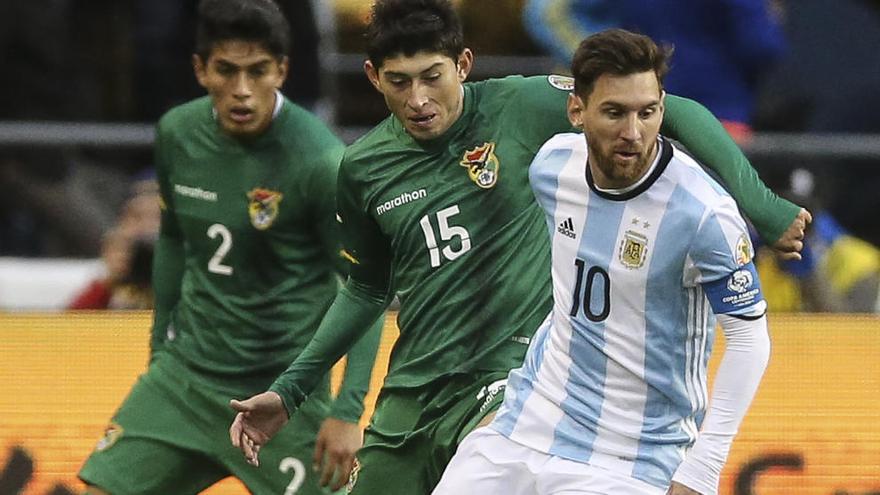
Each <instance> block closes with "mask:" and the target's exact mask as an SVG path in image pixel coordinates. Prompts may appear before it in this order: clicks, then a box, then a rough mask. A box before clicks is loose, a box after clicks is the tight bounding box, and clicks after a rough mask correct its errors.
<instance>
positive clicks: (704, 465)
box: [672, 315, 770, 495]
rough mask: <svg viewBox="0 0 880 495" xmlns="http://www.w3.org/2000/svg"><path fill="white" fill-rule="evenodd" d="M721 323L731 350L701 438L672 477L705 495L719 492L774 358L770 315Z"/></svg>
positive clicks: (722, 319) (723, 362)
mask: <svg viewBox="0 0 880 495" xmlns="http://www.w3.org/2000/svg"><path fill="white" fill-rule="evenodd" d="M718 320H719V322H720V323H721V327H722V329H723V330H724V334H725V337H726V345H727V346H726V348H725V350H724V357H723V358H722V359H721V364H720V366H719V367H718V373H717V374H716V375H715V383H714V385H713V389H712V397H711V399H710V401H709V410H708V412H707V413H706V418H705V420H704V421H703V425H702V428H701V430H700V436H699V438H698V439H697V441H696V443H695V444H694V447H693V448H692V449H691V451H690V452H689V453H688V455H687V457H686V458H685V460H684V461H683V462H682V463H681V465H679V467H678V469H677V470H676V472H675V475H674V476H673V478H672V479H673V480H674V481H677V482H679V483H682V484H683V485H685V486H687V487H689V488H692V489H694V490H697V491H698V492H700V493H702V494H703V495H714V494H716V493H717V492H718V480H719V477H720V475H721V469H722V468H723V467H724V463H725V462H726V461H727V454H728V452H729V451H730V446H731V444H732V443H733V438H734V436H736V432H737V430H738V429H739V425H740V423H742V420H743V418H744V417H745V415H746V411H748V408H749V405H750V404H751V402H752V398H753V397H754V396H755V392H756V391H757V390H758V385H759V384H760V382H761V377H762V376H763V374H764V369H765V368H766V367H767V361H768V359H769V357H770V338H769V336H768V335H767V317H766V316H761V317H760V318H759V319H756V320H744V319H738V318H736V317H733V316H728V315H719V317H718Z"/></svg>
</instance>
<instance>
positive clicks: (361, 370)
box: [330, 314, 385, 423]
mask: <svg viewBox="0 0 880 495" xmlns="http://www.w3.org/2000/svg"><path fill="white" fill-rule="evenodd" d="M384 323H385V317H384V314H383V315H380V316H379V318H377V319H376V321H375V323H373V325H371V326H370V329H369V330H368V331H367V333H366V334H365V335H364V336H363V337H361V338H360V339H358V341H357V343H356V344H355V345H354V347H352V348H351V350H350V351H348V354H347V361H346V363H345V375H344V376H343V378H342V386H341V387H340V389H339V394H338V395H337V396H336V399H335V400H334V401H333V406H332V407H331V409H330V415H331V416H333V417H334V418H337V419H341V420H344V421H348V422H349V423H357V422H358V420H360V417H361V415H362V414H363V413H364V397H365V396H366V395H367V391H369V389H370V378H371V376H372V373H373V366H374V365H375V363H376V352H377V351H378V349H379V342H380V341H381V340H382V327H383V326H384Z"/></svg>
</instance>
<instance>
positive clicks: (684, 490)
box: [666, 210, 807, 495]
mask: <svg viewBox="0 0 880 495" xmlns="http://www.w3.org/2000/svg"><path fill="white" fill-rule="evenodd" d="M803 211H807V210H803ZM666 495H702V494H701V493H700V492H698V491H696V490H691V489H690V488H688V487H686V486H684V485H682V484H681V483H678V482H675V481H673V482H672V484H671V485H669V490H666Z"/></svg>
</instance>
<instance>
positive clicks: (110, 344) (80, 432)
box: [0, 312, 880, 495]
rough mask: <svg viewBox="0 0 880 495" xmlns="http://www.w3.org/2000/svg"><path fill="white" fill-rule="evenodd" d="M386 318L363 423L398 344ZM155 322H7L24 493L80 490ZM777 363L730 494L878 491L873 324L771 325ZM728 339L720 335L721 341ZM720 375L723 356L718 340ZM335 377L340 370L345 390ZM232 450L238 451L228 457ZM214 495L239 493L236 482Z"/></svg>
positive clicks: (877, 367) (2, 390)
mask: <svg viewBox="0 0 880 495" xmlns="http://www.w3.org/2000/svg"><path fill="white" fill-rule="evenodd" d="M395 316H396V315H395V314H394V313H389V317H388V318H387V320H386V326H385V332H384V337H383V342H382V348H381V350H380V353H379V356H378V360H377V363H378V365H377V366H376V368H375V370H374V373H373V380H372V384H371V387H370V393H369V395H368V398H367V402H368V407H367V410H366V411H365V416H364V417H365V418H366V417H367V416H368V415H369V414H370V412H371V411H372V406H373V403H374V401H375V398H376V393H377V391H378V389H379V387H380V386H381V383H382V378H383V376H384V373H385V371H386V370H387V360H388V355H389V351H390V347H391V344H392V343H393V341H394V339H395V338H396V335H397V328H396V326H395V324H394V318H395ZM149 322H150V314H149V313H147V312H130V313H109V314H108V313H96V312H91V313H89V312H85V313H77V314H65V315H45V314H16V315H5V316H0V342H3V345H2V346H0V417H2V422H0V448H2V450H0V466H4V465H6V464H7V462H8V460H9V455H10V451H11V449H12V448H13V447H14V446H18V447H21V448H24V449H25V450H26V451H27V452H29V454H30V455H31V456H32V458H33V459H34V462H35V474H34V477H33V479H32V481H31V483H30V484H29V485H28V488H27V490H26V491H25V492H24V493H25V494H27V495H44V494H48V493H49V492H50V490H51V489H53V488H54V487H55V486H57V485H58V484H64V485H66V486H67V487H69V488H74V487H76V488H79V487H80V485H79V483H78V482H77V481H76V479H75V473H76V471H77V469H78V468H79V466H80V464H81V463H82V460H83V459H84V458H85V457H86V456H87V455H88V453H89V452H90V451H91V450H92V448H93V447H94V445H95V443H96V442H97V439H99V438H100V437H101V436H102V434H103V431H104V428H105V427H106V425H107V419H108V418H109V417H110V415H111V414H112V412H113V411H114V410H115V408H116V406H117V405H118V404H119V402H120V401H121V400H122V398H123V397H124V396H125V394H126V393H127V392H128V389H129V387H130V386H131V384H132V383H133V382H134V380H135V378H136V377H137V376H138V375H139V374H140V373H141V372H142V371H143V368H144V365H145V363H146V359H147V346H146V342H147V332H148V330H147V329H148V327H149ZM770 328H771V332H772V335H773V337H772V339H773V355H772V357H771V360H770V365H769V367H768V369H767V372H766V374H765V376H764V380H763V382H762V384H761V388H760V390H759V391H758V395H757V397H756V399H755V401H754V403H753V405H752V407H751V409H750V411H749V414H748V416H747V417H746V419H745V422H744V423H743V426H742V429H741V431H740V434H739V435H738V437H737V440H736V442H734V446H733V450H732V452H731V454H730V459H729V461H728V463H727V467H726V468H725V471H724V475H723V478H722V492H721V493H724V494H730V495H794V494H797V495H844V494H847V495H868V494H875V493H877V491H878V490H880V481H878V473H880V394H878V391H880V353H878V352H877V350H878V349H880V332H878V331H877V320H876V318H874V317H870V316H855V315H850V316H818V315H784V316H773V317H772V318H771V320H770ZM719 333H720V332H719ZM716 345H717V346H718V347H717V348H716V350H715V351H714V352H713V356H714V358H713V360H712V362H711V369H713V370H714V369H715V366H716V365H717V362H718V358H719V356H720V355H721V351H722V350H723V338H722V337H719V338H718V340H717V343H716ZM339 371H340V369H339V367H337V368H336V369H335V370H334V376H335V378H336V380H334V381H335V382H338V378H339ZM230 448H231V447H230ZM206 493H208V494H211V495H221V494H225V495H233V494H243V493H246V491H245V490H244V489H243V488H242V487H241V486H240V485H239V484H238V483H237V482H235V481H232V480H226V481H224V482H221V483H220V484H218V485H215V486H214V487H212V488H211V489H210V490H209V491H207V492H206Z"/></svg>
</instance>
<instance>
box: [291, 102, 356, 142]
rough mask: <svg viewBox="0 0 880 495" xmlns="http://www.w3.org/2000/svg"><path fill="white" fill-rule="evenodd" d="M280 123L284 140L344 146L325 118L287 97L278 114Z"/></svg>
mask: <svg viewBox="0 0 880 495" xmlns="http://www.w3.org/2000/svg"><path fill="white" fill-rule="evenodd" d="M278 124H279V125H280V126H281V127H282V129H281V131H282V133H283V135H284V137H285V139H284V141H285V142H287V143H289V144H293V145H299V146H308V147H321V148H326V147H337V148H340V149H341V148H342V147H343V144H342V141H341V140H340V139H339V138H338V137H337V136H336V134H334V133H333V131H332V130H331V129H330V127H329V126H328V125H327V124H326V123H325V122H324V121H323V120H321V119H320V118H319V117H318V116H317V115H315V114H313V113H311V112H309V111H308V110H306V109H305V108H303V107H301V106H299V105H297V104H296V103H293V102H291V101H290V100H288V99H286V98H285V99H284V105H283V106H282V108H281V113H280V114H279V115H278Z"/></svg>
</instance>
